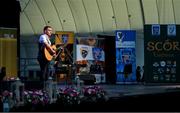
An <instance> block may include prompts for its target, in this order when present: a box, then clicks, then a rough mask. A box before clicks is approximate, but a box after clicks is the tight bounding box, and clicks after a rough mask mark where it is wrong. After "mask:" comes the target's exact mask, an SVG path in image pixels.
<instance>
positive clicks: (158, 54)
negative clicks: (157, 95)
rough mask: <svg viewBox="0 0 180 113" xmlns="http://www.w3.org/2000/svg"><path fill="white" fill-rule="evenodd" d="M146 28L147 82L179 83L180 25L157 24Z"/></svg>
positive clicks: (145, 69) (145, 71) (145, 63)
mask: <svg viewBox="0 0 180 113" xmlns="http://www.w3.org/2000/svg"><path fill="white" fill-rule="evenodd" d="M144 28H145V30H144V47H145V49H144V55H145V56H144V58H145V61H144V65H145V67H144V75H145V82H147V83H179V82H180V76H179V75H180V70H178V69H179V68H180V66H179V64H180V33H179V29H180V26H179V25H174V24H172V25H156V24H155V25H145V26H144Z"/></svg>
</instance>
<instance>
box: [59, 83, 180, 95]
mask: <svg viewBox="0 0 180 113" xmlns="http://www.w3.org/2000/svg"><path fill="white" fill-rule="evenodd" d="M96 85H97V86H100V87H102V88H103V89H104V90H105V91H106V94H107V96H108V97H109V98H111V97H123V96H136V95H146V94H159V93H169V92H180V85H144V84H125V85H124V84H96ZM66 86H68V85H62V84H61V85H58V87H61V88H63V87H66ZM69 86H71V85H69ZM83 86H93V85H83ZM83 86H81V87H83Z"/></svg>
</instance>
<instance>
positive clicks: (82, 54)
mask: <svg viewBox="0 0 180 113" xmlns="http://www.w3.org/2000/svg"><path fill="white" fill-rule="evenodd" d="M92 48H93V47H92V46H87V45H77V46H76V54H77V55H76V61H81V60H94V58H93V54H92Z"/></svg>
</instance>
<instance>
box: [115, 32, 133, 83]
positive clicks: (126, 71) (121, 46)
mask: <svg viewBox="0 0 180 113" xmlns="http://www.w3.org/2000/svg"><path fill="white" fill-rule="evenodd" d="M135 39H136V32H135V31H132V30H117V31H116V76H117V79H116V83H121V82H123V83H124V82H129V83H132V82H135V81H136V54H135Z"/></svg>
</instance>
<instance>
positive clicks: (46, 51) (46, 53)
mask: <svg viewBox="0 0 180 113" xmlns="http://www.w3.org/2000/svg"><path fill="white" fill-rule="evenodd" d="M51 48H52V49H53V50H55V51H58V50H59V49H60V47H59V48H56V46H55V45H52V46H51ZM59 53H60V51H59V52H58V53H57V54H56V55H55V56H53V54H52V53H50V52H49V51H48V50H47V48H46V47H45V48H44V55H45V58H46V60H48V61H51V60H52V59H56V57H57V56H58V55H59Z"/></svg>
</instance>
